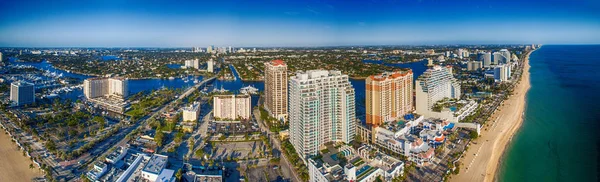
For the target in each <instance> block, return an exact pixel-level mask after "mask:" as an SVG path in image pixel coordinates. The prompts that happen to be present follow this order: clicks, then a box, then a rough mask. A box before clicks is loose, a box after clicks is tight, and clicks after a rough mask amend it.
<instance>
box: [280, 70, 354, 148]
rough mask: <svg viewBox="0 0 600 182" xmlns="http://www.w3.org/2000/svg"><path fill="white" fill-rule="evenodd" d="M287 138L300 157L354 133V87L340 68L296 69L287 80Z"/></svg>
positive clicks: (348, 137) (344, 140)
mask: <svg viewBox="0 0 600 182" xmlns="http://www.w3.org/2000/svg"><path fill="white" fill-rule="evenodd" d="M289 90H290V93H289V122H290V141H291V143H292V145H293V146H294V148H296V152H297V153H298V154H299V155H300V156H301V157H302V158H303V159H306V158H307V157H310V156H314V155H316V154H318V150H319V147H320V146H321V145H323V144H325V143H327V142H330V141H341V142H345V143H349V142H351V141H352V140H353V139H354V135H355V123H356V116H355V110H354V109H355V106H354V94H355V93H354V88H352V85H351V84H350V81H348V75H343V74H342V73H341V72H340V71H326V70H312V71H307V72H298V73H296V75H295V76H292V77H291V78H290V81H289Z"/></svg>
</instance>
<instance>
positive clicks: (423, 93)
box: [415, 66, 461, 116]
mask: <svg viewBox="0 0 600 182" xmlns="http://www.w3.org/2000/svg"><path fill="white" fill-rule="evenodd" d="M415 85H416V86H415V92H416V111H417V113H419V114H422V115H425V116H427V115H428V113H430V112H431V111H432V109H431V108H432V107H433V105H434V104H435V103H436V102H437V101H439V100H442V99H444V98H455V99H459V98H460V94H461V93H460V84H459V83H458V80H456V78H454V77H453V76H452V73H451V72H450V68H447V67H441V66H434V67H433V68H430V69H427V71H425V72H424V73H423V74H422V75H421V76H419V78H417V81H416V84H415Z"/></svg>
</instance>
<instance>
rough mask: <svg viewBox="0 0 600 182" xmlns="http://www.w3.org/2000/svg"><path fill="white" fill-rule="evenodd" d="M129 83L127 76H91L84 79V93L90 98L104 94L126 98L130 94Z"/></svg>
mask: <svg viewBox="0 0 600 182" xmlns="http://www.w3.org/2000/svg"><path fill="white" fill-rule="evenodd" d="M128 83H129V81H128V80H127V79H125V78H101V77H96V78H89V79H86V80H84V81H83V94H84V95H85V97H86V98H88V99H91V98H96V97H102V96H117V97H120V98H126V97H127V96H128V94H129V88H128V85H129V84H128Z"/></svg>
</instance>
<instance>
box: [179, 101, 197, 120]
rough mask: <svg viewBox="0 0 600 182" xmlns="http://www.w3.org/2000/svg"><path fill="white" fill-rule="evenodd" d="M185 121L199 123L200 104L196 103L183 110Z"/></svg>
mask: <svg viewBox="0 0 600 182" xmlns="http://www.w3.org/2000/svg"><path fill="white" fill-rule="evenodd" d="M182 115H183V121H193V122H196V121H198V116H200V102H194V103H193V104H192V105H190V106H189V107H184V108H183V113H182Z"/></svg>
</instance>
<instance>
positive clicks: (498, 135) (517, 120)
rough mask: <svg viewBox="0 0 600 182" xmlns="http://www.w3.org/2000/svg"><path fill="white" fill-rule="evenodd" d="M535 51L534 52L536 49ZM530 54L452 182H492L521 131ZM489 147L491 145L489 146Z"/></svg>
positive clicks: (462, 161) (470, 145) (527, 87)
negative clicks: (521, 71)
mask: <svg viewBox="0 0 600 182" xmlns="http://www.w3.org/2000/svg"><path fill="white" fill-rule="evenodd" d="M536 50H537V49H536ZM534 51H535V50H533V51H531V52H529V53H528V54H527V55H526V56H525V60H524V61H523V64H524V65H523V73H522V75H521V78H520V81H519V83H518V84H517V85H516V86H515V88H514V90H513V95H512V96H510V97H509V98H508V100H505V101H504V102H502V105H501V106H500V107H499V108H498V109H497V110H496V111H495V112H494V113H493V114H492V115H491V116H490V118H489V120H488V122H486V124H484V127H482V132H481V134H480V137H479V138H477V139H475V140H474V141H475V143H476V144H475V143H471V144H469V148H471V149H470V150H467V151H466V152H465V154H464V155H463V157H461V159H460V161H461V166H460V168H461V169H460V173H459V174H458V175H456V176H452V178H451V181H486V182H488V181H490V182H491V181H494V180H496V176H497V175H496V174H497V173H498V169H499V166H500V164H501V163H502V162H501V161H500V160H501V159H502V157H503V156H504V153H505V151H506V149H507V147H508V144H509V143H510V142H511V140H512V137H513V136H514V135H515V134H516V132H517V131H518V130H519V129H520V128H521V125H522V123H523V120H524V114H525V108H526V106H527V103H526V101H527V100H526V99H527V92H528V91H529V88H531V84H530V78H529V77H530V73H529V69H530V67H531V66H530V65H529V56H530V55H531V53H533V52H534ZM490 145H491V146H490Z"/></svg>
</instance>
